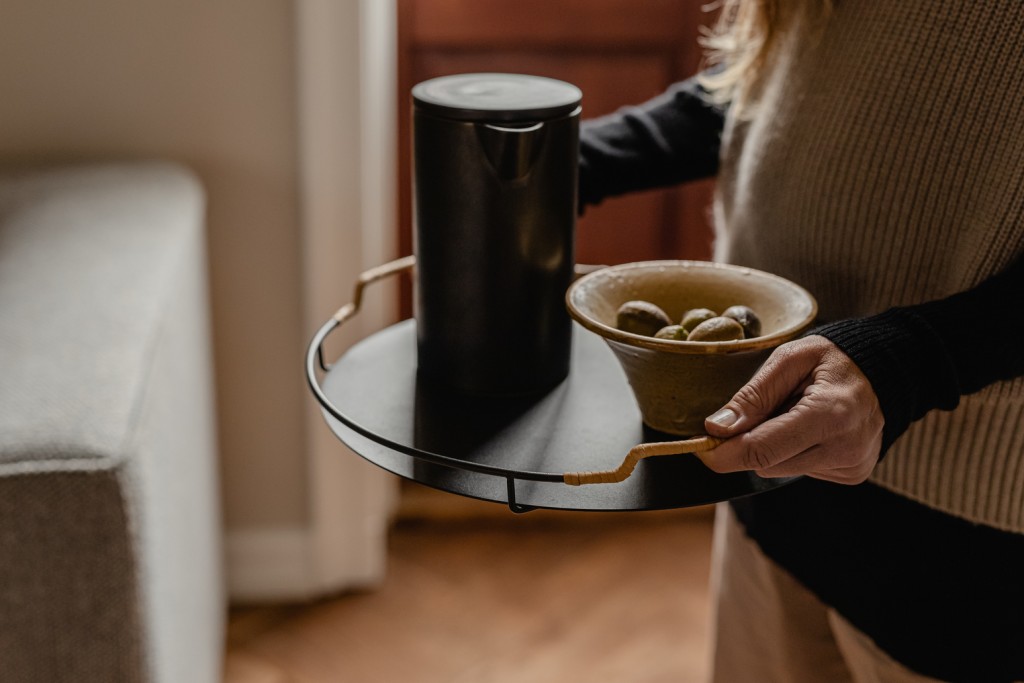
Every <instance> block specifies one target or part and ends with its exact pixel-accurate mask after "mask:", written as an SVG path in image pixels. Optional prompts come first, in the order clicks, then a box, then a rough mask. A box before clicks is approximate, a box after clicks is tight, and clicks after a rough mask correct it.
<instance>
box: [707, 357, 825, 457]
mask: <svg viewBox="0 0 1024 683" xmlns="http://www.w3.org/2000/svg"><path fill="white" fill-rule="evenodd" d="M817 363H818V358H817V354H816V353H814V352H813V350H811V349H808V348H807V347H805V346H802V345H799V344H786V345H783V346H780V347H779V348H778V349H776V350H775V351H774V352H773V353H772V355H771V356H769V358H768V360H767V361H765V363H764V364H763V365H762V366H761V367H760V369H758V371H757V372H756V373H755V374H754V376H753V377H752V378H750V381H749V382H747V383H746V384H745V385H744V386H743V387H742V388H741V389H740V390H739V391H737V392H736V394H735V395H734V396H733V397H732V399H730V400H729V402H728V403H726V404H725V405H724V406H723V407H722V408H721V409H720V410H719V411H718V412H716V413H715V414H714V415H711V416H710V417H708V418H707V419H706V420H705V421H704V428H705V429H706V430H707V433H708V434H710V435H711V436H717V437H720V438H729V437H731V436H734V435H736V434H740V433H743V432H746V431H748V430H750V429H751V428H753V427H754V426H755V425H758V424H760V423H761V422H764V421H765V420H766V419H767V418H768V417H769V416H771V415H772V414H774V413H777V412H779V411H780V409H781V408H783V407H784V405H785V404H786V403H787V401H790V400H791V398H792V397H793V396H794V395H798V394H799V393H800V391H802V390H803V388H804V387H806V386H807V384H808V383H809V382H810V380H811V375H812V373H813V372H814V369H815V368H816V367H817Z"/></svg>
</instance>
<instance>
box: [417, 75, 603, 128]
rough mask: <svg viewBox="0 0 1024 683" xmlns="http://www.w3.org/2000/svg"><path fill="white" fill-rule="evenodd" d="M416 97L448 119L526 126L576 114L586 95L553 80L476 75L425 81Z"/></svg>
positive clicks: (424, 108) (419, 106) (420, 104)
mask: <svg viewBox="0 0 1024 683" xmlns="http://www.w3.org/2000/svg"><path fill="white" fill-rule="evenodd" d="M412 97H413V101H414V102H415V104H416V106H417V107H418V108H420V109H423V110H425V111H429V112H430V113H432V114H435V115H437V116H441V117H444V118H450V119H456V120H459V121H486V122H504V123H526V122H530V121H544V120H549V119H557V118H561V117H563V116H568V115H569V114H572V113H573V112H574V111H576V109H577V108H578V107H579V106H580V101H581V100H582V99H583V93H582V92H580V89H579V88H577V87H576V86H574V85H570V84H569V83H565V82H564V81H557V80H555V79H553V78H544V77H542V76H527V75H523V74H505V73H474V74H457V75H454V76H442V77H440V78H434V79H431V80H429V81H423V82H422V83H420V84H418V85H416V86H415V87H414V88H413V89H412Z"/></svg>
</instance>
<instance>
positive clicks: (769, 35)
mask: <svg viewBox="0 0 1024 683" xmlns="http://www.w3.org/2000/svg"><path fill="white" fill-rule="evenodd" d="M831 8H832V2H831V0H720V1H719V2H718V3H716V4H714V5H711V6H709V7H708V9H709V10H711V11H714V10H719V15H718V19H717V20H716V22H715V24H714V26H712V27H711V28H710V29H706V30H705V31H704V34H703V36H701V38H700V43H701V45H702V46H703V47H704V52H705V60H706V62H707V66H708V67H714V68H711V69H710V70H708V69H706V70H705V71H704V72H703V74H702V75H701V84H702V85H703V86H704V87H705V88H707V90H708V91H709V92H710V93H711V95H712V97H713V98H714V100H715V101H716V102H718V103H721V104H725V103H732V104H733V105H734V106H736V107H737V108H740V109H742V108H744V107H746V106H747V105H748V104H749V103H750V98H751V93H752V90H753V88H754V86H755V85H756V83H757V81H758V79H759V78H760V77H761V75H762V74H763V72H764V67H765V64H766V63H767V62H768V60H769V59H770V57H771V55H772V51H773V50H774V48H775V46H776V44H777V43H778V41H779V37H780V35H782V34H783V33H784V32H785V31H786V30H787V29H789V28H790V26H791V24H792V22H794V21H795V20H796V19H797V18H799V17H800V16H801V15H808V14H811V13H816V15H815V16H816V17H817V18H820V19H822V20H823V19H824V18H826V17H827V16H828V14H829V12H830V11H831Z"/></svg>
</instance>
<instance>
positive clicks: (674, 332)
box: [654, 325, 687, 341]
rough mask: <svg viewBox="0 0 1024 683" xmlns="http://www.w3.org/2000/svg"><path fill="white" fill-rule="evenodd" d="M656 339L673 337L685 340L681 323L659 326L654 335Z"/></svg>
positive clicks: (684, 331)
mask: <svg viewBox="0 0 1024 683" xmlns="http://www.w3.org/2000/svg"><path fill="white" fill-rule="evenodd" d="M654 336H655V337H657V338H658V339H675V340H676V341H686V336H687V335H686V330H684V329H683V326H682V325H668V326H666V327H663V328H661V329H660V330H658V332H657V333H656V334H655V335H654Z"/></svg>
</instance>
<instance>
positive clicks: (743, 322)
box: [722, 306, 761, 339]
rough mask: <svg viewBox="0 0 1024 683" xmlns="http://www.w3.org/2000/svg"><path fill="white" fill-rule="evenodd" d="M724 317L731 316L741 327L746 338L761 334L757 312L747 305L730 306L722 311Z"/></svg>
mask: <svg viewBox="0 0 1024 683" xmlns="http://www.w3.org/2000/svg"><path fill="white" fill-rule="evenodd" d="M722 315H723V316H725V317H726V318H732V319H733V320H735V321H736V322H738V323H739V324H740V326H741V327H742V328H743V336H744V337H746V338H747V339H750V338H751V337H757V336H760V334H761V319H760V318H758V317H757V313H754V311H753V310H751V309H750V308H748V307H747V306H730V307H729V308H727V309H725V311H724V312H723V313H722Z"/></svg>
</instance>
